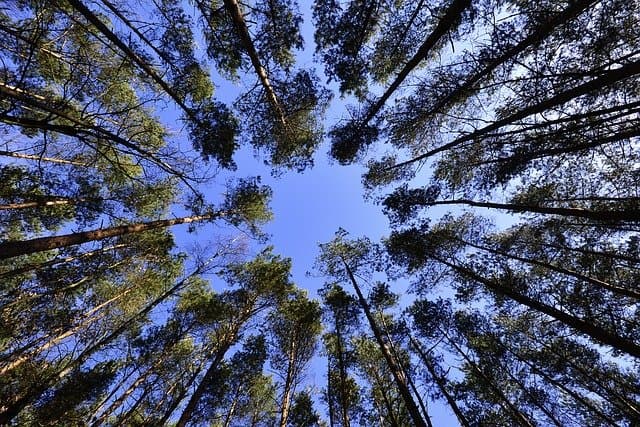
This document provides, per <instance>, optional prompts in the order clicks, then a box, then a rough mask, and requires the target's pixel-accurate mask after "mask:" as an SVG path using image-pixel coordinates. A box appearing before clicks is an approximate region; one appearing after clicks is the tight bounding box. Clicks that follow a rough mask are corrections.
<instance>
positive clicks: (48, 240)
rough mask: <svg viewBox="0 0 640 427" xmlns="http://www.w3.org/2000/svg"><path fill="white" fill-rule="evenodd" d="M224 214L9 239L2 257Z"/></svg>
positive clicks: (2, 246)
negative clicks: (16, 239)
mask: <svg viewBox="0 0 640 427" xmlns="http://www.w3.org/2000/svg"><path fill="white" fill-rule="evenodd" d="M222 216H224V213H222V212H215V213H211V214H207V215H196V216H190V217H183V218H175V219H162V220H157V221H150V222H141V223H137V224H129V225H119V226H115V227H110V228H103V229H97V230H91V231H81V232H78V233H72V234H63V235H61V236H51V237H38V238H35V239H30V240H20V241H9V242H2V243H0V259H7V258H12V257H16V256H20V255H29V254H33V253H36V252H42V251H48V250H51V249H59V248H64V247H67V246H72V245H79V244H82V243H86V242H92V241H96V240H102V239H107V238H109V237H116V236H122V235H125V234H133V233H140V232H143V231H147V230H153V229H156V228H164V227H171V226H173V225H177V224H188V223H192V222H200V221H207V220H213V219H217V218H220V217H222Z"/></svg>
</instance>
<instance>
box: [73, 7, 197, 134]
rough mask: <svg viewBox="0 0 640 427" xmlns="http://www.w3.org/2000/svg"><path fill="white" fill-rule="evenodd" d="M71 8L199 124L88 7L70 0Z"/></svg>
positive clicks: (180, 100) (153, 72) (167, 87)
mask: <svg viewBox="0 0 640 427" xmlns="http://www.w3.org/2000/svg"><path fill="white" fill-rule="evenodd" d="M68 2H69V4H70V5H71V7H73V8H74V9H75V10H77V11H78V12H80V14H81V15H83V16H84V17H85V18H86V19H87V21H89V22H90V23H91V24H92V25H93V26H94V27H96V29H97V30H98V31H99V32H100V33H102V34H103V35H104V36H105V37H106V38H107V39H108V40H109V41H110V42H111V43H113V44H114V45H115V46H117V47H118V49H120V50H121V51H122V53H124V54H125V56H126V57H127V58H129V59H131V61H133V62H134V63H135V64H136V65H137V66H138V68H140V69H141V70H142V71H144V73H145V74H147V75H148V76H149V77H151V78H152V79H153V81H155V82H156V83H157V84H158V85H159V86H160V87H161V88H162V90H163V91H164V92H165V93H166V94H167V95H169V97H171V99H173V101H174V102H175V103H176V104H177V105H178V106H179V107H180V108H181V109H182V111H183V112H184V114H185V116H187V117H188V118H189V120H191V121H192V122H194V123H196V124H198V123H199V120H198V118H197V117H196V116H195V114H194V112H193V110H192V109H191V108H189V106H188V105H187V104H185V101H184V99H182V98H181V97H180V96H179V95H178V94H177V93H176V92H175V91H174V90H173V88H171V86H169V84H168V83H167V82H165V81H164V80H163V79H162V77H161V76H160V75H159V74H158V73H156V71H155V70H154V69H153V68H152V67H151V66H150V65H149V63H148V62H147V61H145V60H143V59H142V58H140V57H139V56H138V55H137V54H136V53H135V52H134V51H133V50H131V48H129V46H127V44H125V42H123V41H122V40H120V39H119V38H118V36H116V35H115V34H114V33H113V32H112V31H111V30H110V29H109V27H107V26H106V25H105V23H104V22H102V21H101V20H100V18H98V17H97V16H96V15H95V14H94V13H93V12H92V11H91V10H90V9H89V8H88V7H86V6H85V5H84V4H83V3H82V2H81V1H80V0H68Z"/></svg>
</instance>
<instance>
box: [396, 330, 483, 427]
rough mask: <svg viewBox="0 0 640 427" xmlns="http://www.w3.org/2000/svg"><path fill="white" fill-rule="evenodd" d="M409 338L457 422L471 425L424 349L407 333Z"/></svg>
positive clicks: (464, 426) (466, 425) (469, 426)
mask: <svg viewBox="0 0 640 427" xmlns="http://www.w3.org/2000/svg"><path fill="white" fill-rule="evenodd" d="M409 339H410V340H411V344H413V348H414V349H415V350H416V352H417V353H418V356H419V357H420V360H422V363H424V365H425V366H426V368H427V370H428V371H429V374H430V375H431V378H433V381H434V382H435V383H436V385H437V386H438V390H440V393H442V395H443V396H444V398H445V400H446V401H447V403H448V404H449V407H450V408H451V410H452V411H453V413H454V415H455V416H456V418H457V419H458V422H459V423H460V425H461V426H462V427H471V424H470V423H469V421H467V417H465V416H464V413H463V412H462V410H461V409H460V407H459V406H458V403H457V402H456V400H455V399H454V398H453V396H452V395H451V393H449V391H448V390H447V387H446V384H445V381H444V379H443V378H442V377H441V376H440V375H439V374H438V373H437V372H436V368H435V366H434V365H433V363H432V362H431V360H430V359H429V356H427V354H425V352H424V350H423V349H422V346H421V345H420V344H419V343H418V341H417V340H416V339H415V338H414V337H413V336H412V335H409Z"/></svg>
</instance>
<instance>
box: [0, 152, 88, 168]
mask: <svg viewBox="0 0 640 427" xmlns="http://www.w3.org/2000/svg"><path fill="white" fill-rule="evenodd" d="M0 156H7V157H15V158H16V159H26V160H37V161H39V162H49V163H59V164H63V165H74V166H87V164H86V163H82V162H76V161H74V160H66V159H59V158H55V157H45V156H36V155H33V154H21V153H14V152H12V151H4V150H0Z"/></svg>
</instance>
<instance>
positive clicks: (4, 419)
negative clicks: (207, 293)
mask: <svg viewBox="0 0 640 427" xmlns="http://www.w3.org/2000/svg"><path fill="white" fill-rule="evenodd" d="M198 273H199V271H198V270H197V271H196V272H194V273H193V274H191V275H190V276H189V277H191V276H193V275H196V274H198ZM187 279H188V278H187ZM187 279H184V280H181V281H179V282H177V283H176V284H175V285H174V286H172V287H171V288H170V289H169V290H167V291H166V292H164V293H163V294H162V295H160V296H159V297H157V298H156V299H155V300H153V301H152V302H151V303H149V304H148V305H147V306H146V307H145V308H144V309H142V310H140V311H139V312H138V313H136V314H135V315H133V316H132V317H130V318H129V319H127V320H125V321H124V322H123V323H121V324H120V326H118V327H117V328H116V329H114V330H113V331H112V332H110V333H109V334H107V335H106V336H104V337H103V338H101V339H100V340H98V341H97V342H96V343H94V344H92V345H90V346H88V347H87V348H85V349H84V350H83V351H82V352H81V353H80V354H79V355H78V357H76V358H75V359H74V360H72V361H70V362H69V363H67V364H66V365H64V366H62V367H60V369H58V370H57V371H56V372H54V373H52V374H50V375H49V376H47V377H45V378H43V379H42V380H41V381H40V382H39V383H38V384H36V385H34V386H33V387H31V388H30V389H29V390H27V391H26V392H25V393H23V394H22V395H18V396H16V397H15V399H14V401H13V402H10V403H8V404H7V405H6V406H5V408H4V410H2V412H0V425H2V424H8V423H9V422H10V421H11V420H13V419H14V418H15V417H16V416H17V415H18V414H19V413H20V412H21V411H22V409H24V408H25V407H26V406H27V405H29V404H31V403H32V402H34V401H35V400H37V399H38V398H39V397H40V396H42V394H44V393H45V392H46V391H47V390H48V389H49V388H50V387H51V386H52V385H54V384H55V383H56V382H58V381H60V380H62V379H63V378H65V377H66V376H67V375H68V374H69V373H70V372H72V371H73V370H74V369H77V368H79V367H80V366H81V365H82V364H83V363H84V362H85V361H86V360H87V359H88V358H89V357H90V356H91V355H93V354H94V353H95V352H96V351H98V350H100V349H101V348H103V347H104V346H106V345H108V344H110V343H111V342H113V341H114V340H115V339H116V338H118V337H119V336H120V335H121V334H122V333H124V332H125V331H126V330H127V329H128V328H129V327H130V326H131V325H133V323H134V322H136V321H137V320H138V319H140V318H141V317H143V316H145V315H147V314H148V313H149V312H150V311H151V310H153V309H154V308H155V307H156V306H158V305H159V304H160V303H162V302H163V301H165V300H166V299H167V298H168V297H170V296H171V295H173V294H174V293H175V292H176V291H178V290H179V289H180V288H181V287H183V286H185V285H186V284H187Z"/></svg>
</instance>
